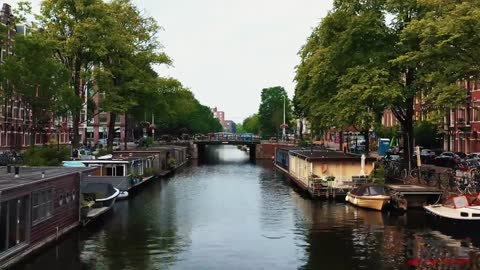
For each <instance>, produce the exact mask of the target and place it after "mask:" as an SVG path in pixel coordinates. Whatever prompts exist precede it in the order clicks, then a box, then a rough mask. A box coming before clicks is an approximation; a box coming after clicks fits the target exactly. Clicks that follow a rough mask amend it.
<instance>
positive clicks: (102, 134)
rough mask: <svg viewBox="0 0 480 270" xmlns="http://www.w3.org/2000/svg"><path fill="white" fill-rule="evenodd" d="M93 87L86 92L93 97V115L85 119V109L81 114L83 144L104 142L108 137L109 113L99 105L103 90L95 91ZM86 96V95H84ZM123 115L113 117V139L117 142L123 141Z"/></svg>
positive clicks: (103, 95) (103, 93)
mask: <svg viewBox="0 0 480 270" xmlns="http://www.w3.org/2000/svg"><path fill="white" fill-rule="evenodd" d="M94 88H95V87H93V88H91V89H89V90H88V92H87V94H88V95H89V96H90V97H92V98H93V101H94V102H95V104H96V106H97V108H96V110H95V116H94V117H93V118H92V119H89V120H88V121H87V115H86V111H87V108H86V107H85V108H84V110H83V111H84V112H82V114H81V119H82V120H81V121H82V122H83V123H82V124H81V126H80V134H81V138H82V142H83V143H84V144H91V145H95V144H106V141H107V137H108V124H109V122H110V113H108V112H105V111H103V110H102V108H101V107H100V104H101V100H102V99H103V98H105V92H104V91H95V89H94ZM85 98H86V97H85ZM85 103H87V102H85ZM125 134H126V132H125V115H117V117H116V119H115V139H114V141H118V142H119V143H123V142H124V141H125Z"/></svg>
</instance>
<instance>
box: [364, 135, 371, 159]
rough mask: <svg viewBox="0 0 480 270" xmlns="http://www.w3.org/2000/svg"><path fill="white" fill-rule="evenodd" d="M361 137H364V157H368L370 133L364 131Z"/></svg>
mask: <svg viewBox="0 0 480 270" xmlns="http://www.w3.org/2000/svg"><path fill="white" fill-rule="evenodd" d="M363 136H364V137H365V155H366V156H368V154H369V153H370V132H369V131H368V130H366V131H364V132H363Z"/></svg>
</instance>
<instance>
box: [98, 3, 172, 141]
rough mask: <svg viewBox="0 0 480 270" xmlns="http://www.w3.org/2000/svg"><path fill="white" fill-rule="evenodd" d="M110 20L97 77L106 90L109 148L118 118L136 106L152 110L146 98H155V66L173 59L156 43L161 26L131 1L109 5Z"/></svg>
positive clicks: (106, 26)
mask: <svg viewBox="0 0 480 270" xmlns="http://www.w3.org/2000/svg"><path fill="white" fill-rule="evenodd" d="M107 8H108V10H109V12H108V14H109V15H110V16H111V18H109V19H108V20H107V19H105V18H104V19H103V22H104V23H105V25H104V28H106V29H109V30H110V31H109V32H108V35H107V36H105V37H104V38H103V40H104V43H105V46H106V48H107V51H108V52H107V53H106V54H104V55H103V56H102V57H101V58H100V61H101V67H99V68H98V72H97V75H98V76H100V77H102V79H101V80H98V87H99V88H100V89H105V93H106V95H105V100H104V102H103V104H102V105H103V108H104V109H105V110H106V111H108V112H110V122H109V128H108V140H107V145H108V147H111V146H112V145H113V139H114V135H115V119H116V116H117V115H120V114H126V113H129V112H130V111H131V110H132V109H133V108H134V107H135V106H138V105H142V106H147V107H148V106H150V107H151V106H152V104H151V102H149V99H148V98H147V96H149V95H151V94H153V93H152V92H153V91H154V90H155V87H156V83H157V80H156V79H157V77H158V75H157V74H156V73H155V72H154V71H153V68H152V65H154V64H157V65H158V64H169V63H170V59H169V58H168V57H167V56H166V55H165V54H164V53H161V52H158V50H159V47H160V45H159V43H158V41H157V40H156V33H157V30H158V25H157V24H156V22H155V20H154V19H153V18H149V17H143V16H142V15H141V14H140V11H139V10H138V9H137V8H136V7H135V6H134V5H133V4H132V3H131V2H130V1H129V0H115V1H112V2H110V3H108V4H107Z"/></svg>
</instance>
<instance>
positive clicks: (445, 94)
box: [294, 0, 480, 160]
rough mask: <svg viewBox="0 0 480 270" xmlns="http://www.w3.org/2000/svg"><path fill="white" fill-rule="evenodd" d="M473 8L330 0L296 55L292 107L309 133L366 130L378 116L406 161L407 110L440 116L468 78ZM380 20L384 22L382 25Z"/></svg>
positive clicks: (430, 1) (409, 141) (429, 0)
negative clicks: (419, 108) (418, 102)
mask: <svg viewBox="0 0 480 270" xmlns="http://www.w3.org/2000/svg"><path fill="white" fill-rule="evenodd" d="M478 6H479V2H478V1H462V2H458V1H447V2H445V1H436V0H425V1H416V0H406V1H394V0H381V1H377V0H367V1H360V0H336V1H334V8H333V10H332V11H331V12H330V13H329V14H328V15H327V16H326V17H325V18H324V19H323V20H322V22H321V23H320V25H319V26H318V27H317V28H315V29H314V31H313V33H312V34H311V36H310V37H309V38H308V39H307V43H306V44H305V46H304V47H303V48H302V50H301V51H300V56H301V62H300V64H299V66H298V67H297V74H296V78H295V80H296V82H297V86H296V89H295V98H294V101H295V107H296V108H299V109H298V110H299V111H301V112H302V113H304V114H305V115H306V116H307V118H308V120H309V121H310V123H312V124H313V126H314V128H315V129H328V128H330V127H332V126H336V127H341V128H345V127H346V126H355V127H357V129H359V130H360V131H362V130H368V129H369V128H371V127H373V126H374V125H375V123H376V122H378V120H379V119H380V116H381V114H382V112H383V110H384V109H387V108H388V109H391V110H392V112H393V114H394V115H395V117H396V118H397V120H398V122H399V123H400V126H401V133H402V136H403V141H404V143H405V145H404V148H405V149H406V151H405V158H406V160H409V159H410V158H411V156H412V153H413V146H414V145H413V140H414V133H413V131H414V123H413V116H414V110H413V105H414V101H415V98H416V97H420V96H422V97H423V99H424V101H425V102H426V108H427V109H432V110H439V111H442V110H444V109H446V108H450V107H453V106H455V104H457V103H458V102H461V101H462V100H464V97H465V91H461V90H460V89H461V86H459V85H458V83H457V82H458V80H471V79H473V78H476V77H474V76H478V75H479V74H480V73H479V72H478V71H479V70H478V65H477V64H476V63H475V62H476V61H475V59H478V56H479V55H478V53H479V52H480V51H479V50H478V46H475V45H474V44H478V43H477V42H478V41H477V39H478V35H477V32H478V26H479V22H480V18H479V16H478V14H479V12H478ZM385 14H388V17H385Z"/></svg>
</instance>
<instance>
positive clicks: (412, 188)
mask: <svg viewBox="0 0 480 270" xmlns="http://www.w3.org/2000/svg"><path fill="white" fill-rule="evenodd" d="M387 186H388V187H389V188H390V189H391V190H392V192H393V193H398V194H400V195H401V196H402V197H403V198H405V200H406V201H407V205H408V208H421V207H423V206H424V205H427V204H434V203H437V202H438V201H439V200H440V198H441V196H442V194H443V190H441V189H438V188H435V187H428V186H420V185H387Z"/></svg>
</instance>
